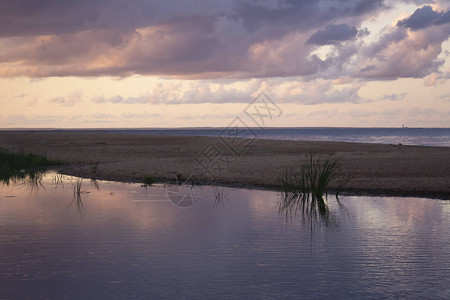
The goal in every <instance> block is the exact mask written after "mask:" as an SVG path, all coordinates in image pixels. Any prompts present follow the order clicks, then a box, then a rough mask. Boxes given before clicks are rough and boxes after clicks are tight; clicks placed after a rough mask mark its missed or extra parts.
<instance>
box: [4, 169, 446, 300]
mask: <svg viewBox="0 0 450 300" xmlns="http://www.w3.org/2000/svg"><path fill="white" fill-rule="evenodd" d="M77 180H78V181H79V180H80V179H78V178H74V177H66V176H64V177H56V174H48V175H46V176H45V177H44V178H43V180H42V181H41V182H40V183H39V182H34V183H33V182H25V183H17V184H10V185H9V186H6V185H2V186H0V257H1V260H0V299H131V298H136V299H448V297H449V295H450V277H449V276H448V275H449V274H450V243H449V241H450V226H449V225H450V203H449V202H448V201H439V200H436V199H424V198H391V197H345V198H343V199H341V202H340V205H338V204H337V202H336V201H334V200H330V202H329V205H330V216H329V222H326V223H324V222H319V221H317V222H316V221H314V222H311V220H313V219H308V218H307V217H301V218H300V217H298V216H294V217H292V218H286V216H285V215H284V214H283V212H280V211H279V210H278V206H277V203H278V201H279V195H278V194H277V193H276V192H272V191H261V190H246V189H230V188H220V187H211V186H203V187H192V186H164V185H155V186H152V187H147V188H145V187H142V186H141V185H139V184H127V183H117V182H107V181H99V182H97V183H96V184H95V183H94V182H91V181H90V180H88V179H84V180H83V181H82V183H81V193H80V194H74V190H73V186H74V185H75V184H76V182H77Z"/></svg>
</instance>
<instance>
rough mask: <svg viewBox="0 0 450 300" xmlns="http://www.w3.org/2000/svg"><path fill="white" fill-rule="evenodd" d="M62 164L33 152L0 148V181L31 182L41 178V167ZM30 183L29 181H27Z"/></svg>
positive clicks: (5, 182)
mask: <svg viewBox="0 0 450 300" xmlns="http://www.w3.org/2000/svg"><path fill="white" fill-rule="evenodd" d="M60 164H63V163H62V162H61V161H55V160H49V159H47V158H46V157H44V156H41V155H37V154H33V153H14V152H10V151H6V150H2V149H0V182H2V183H4V184H9V182H10V180H12V181H13V182H16V181H19V180H25V182H26V183H27V181H31V183H32V182H37V181H40V180H39V179H42V176H41V175H42V174H43V173H44V172H43V168H44V167H48V166H54V165H60ZM28 183H30V182H28Z"/></svg>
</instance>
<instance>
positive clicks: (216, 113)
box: [0, 0, 450, 128]
mask: <svg viewBox="0 0 450 300" xmlns="http://www.w3.org/2000/svg"><path fill="white" fill-rule="evenodd" d="M449 38H450V1H449V0H436V1H421V0H384V1H383V0H320V1H319V0H297V1H294V0H214V1H212V0H209V1H207V0H133V1H130V0H14V1H11V0H0V107H1V109H0V127H3V128H18V127H20V128H24V127H26V128H30V127H33V128H41V127H58V128H73V127H76V128H86V127H91V128H92V127H193V126H227V125H228V124H229V123H230V122H231V121H232V120H233V119H234V118H235V117H236V116H242V112H243V111H244V109H245V108H246V106H247V105H248V103H250V102H251V101H252V100H253V99H254V97H256V96H257V95H259V94H260V93H261V92H264V93H265V94H266V95H267V96H269V97H270V98H271V99H272V101H273V102H275V103H276V104H277V105H278V106H279V108H280V109H281V110H282V111H283V114H282V116H281V117H279V118H274V119H273V120H270V124H266V125H267V126H356V127H367V126H376V127H399V126H401V125H402V124H405V125H406V126H410V127H450V84H449V83H450V81H449V79H450V57H449V53H450V39H449ZM244 117H245V116H243V118H244Z"/></svg>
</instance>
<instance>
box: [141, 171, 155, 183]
mask: <svg viewBox="0 0 450 300" xmlns="http://www.w3.org/2000/svg"><path fill="white" fill-rule="evenodd" d="M155 182H156V179H155V178H154V177H153V176H152V175H148V174H147V175H145V176H144V179H143V183H144V185H145V186H150V185H152V184H154V183H155Z"/></svg>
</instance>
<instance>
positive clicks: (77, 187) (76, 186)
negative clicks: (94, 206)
mask: <svg viewBox="0 0 450 300" xmlns="http://www.w3.org/2000/svg"><path fill="white" fill-rule="evenodd" d="M70 182H71V183H72V185H73V199H72V202H71V205H72V203H75V204H76V206H77V208H78V212H79V213H80V214H82V213H83V209H84V205H83V201H82V200H81V186H82V184H83V179H82V178H77V181H76V182H75V183H74V182H72V181H70Z"/></svg>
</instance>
